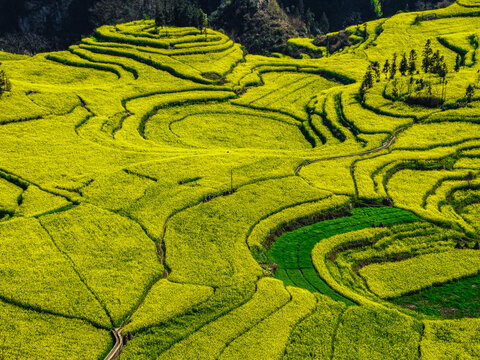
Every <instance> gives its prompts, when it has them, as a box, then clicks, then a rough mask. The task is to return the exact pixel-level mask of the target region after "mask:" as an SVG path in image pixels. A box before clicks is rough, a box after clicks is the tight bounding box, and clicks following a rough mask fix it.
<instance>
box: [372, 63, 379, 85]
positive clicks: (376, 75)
mask: <svg viewBox="0 0 480 360" xmlns="http://www.w3.org/2000/svg"><path fill="white" fill-rule="evenodd" d="M371 68H372V70H373V71H374V73H375V79H376V80H377V81H380V63H379V62H378V61H374V62H373V63H372V65H371Z"/></svg>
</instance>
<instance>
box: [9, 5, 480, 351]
mask: <svg viewBox="0 0 480 360" xmlns="http://www.w3.org/2000/svg"><path fill="white" fill-rule="evenodd" d="M479 16H480V2H479V1H476V0H461V1H460V0H459V1H458V2H456V3H454V4H453V5H451V6H449V7H448V8H445V9H442V10H435V11H430V12H422V13H402V14H398V15H396V16H394V17H392V18H390V19H381V20H377V21H374V22H371V23H368V24H367V26H366V29H367V32H366V34H364V36H363V37H359V36H358V35H357V29H356V28H349V29H347V31H349V32H350V33H352V34H353V36H356V40H357V41H356V45H353V46H351V47H349V48H345V49H343V50H342V51H340V52H337V53H335V54H330V55H329V56H324V57H321V58H318V59H311V58H309V56H308V55H304V56H303V58H302V59H293V58H290V57H287V56H280V55H277V57H262V56H255V55H246V54H245V53H244V52H243V50H242V48H241V46H240V45H239V44H235V43H234V42H233V41H231V40H230V39H229V38H228V37H226V36H225V35H224V34H222V33H220V32H217V31H213V30H210V29H207V30H198V29H195V28H170V27H165V28H157V27H156V26H155V24H154V23H153V21H148V20H145V21H137V22H133V23H127V24H123V25H117V26H103V27H101V28H99V29H97V31H96V32H95V34H94V36H92V37H90V38H87V39H84V40H83V41H82V42H81V43H80V44H78V45H74V46H72V47H71V48H70V49H69V50H68V51H63V52H56V53H49V54H38V55H36V56H33V57H24V56H18V55H12V54H7V53H0V62H1V65H0V69H1V70H4V71H5V73H6V74H7V76H8V78H9V79H10V81H11V84H12V90H11V92H8V93H6V94H4V95H3V96H2V97H1V98H0V110H1V111H0V140H1V141H0V152H1V154H2V156H0V239H1V241H0V248H1V252H2V261H1V262H0V274H1V277H0V324H1V325H0V358H5V359H15V358H19V359H57V358H58V359H102V358H105V357H106V358H107V359H113V358H115V357H117V356H119V358H120V359H152V358H154V359H157V358H158V359H217V358H218V359H280V358H283V359H342V360H343V359H352V360H353V359H368V360H372V359H382V360H384V359H412V360H414V359H424V360H442V359H445V360H449V359H454V358H458V359H472V360H473V359H478V358H480V341H479V334H480V319H479V318H478V317H479V315H480V310H479V306H478V297H479V296H480V294H479V290H478V289H480V286H479V285H480V284H479V281H480V280H479V274H480V251H479V250H478V247H479V246H478V241H479V240H480V236H479V231H480V207H479V203H480V200H479V199H480V180H479V179H480V177H479V176H478V175H479V173H480V123H479V120H480V76H479V72H480V64H479V63H478V61H477V57H478V56H479V55H480V54H478V41H476V40H478V38H479V37H480V32H479V29H480V19H479ZM362 28H363V27H362ZM427 40H430V41H431V48H432V52H436V51H437V50H438V51H439V54H440V55H441V56H443V59H444V62H445V64H446V67H447V70H448V72H447V74H446V75H445V77H444V78H443V80H442V78H440V77H439V76H437V75H434V74H431V73H428V74H424V73H423V70H419V73H416V72H415V73H412V74H411V75H405V76H402V75H401V74H400V72H398V71H397V74H396V75H395V74H394V76H393V79H387V77H389V76H390V75H389V74H388V73H387V74H385V73H383V72H382V73H381V74H380V76H379V77H378V78H375V81H373V84H372V86H371V88H369V89H368V90H367V91H366V93H365V96H364V98H363V99H362V98H361V97H360V96H359V95H358V94H359V88H360V84H361V83H362V79H363V78H364V74H365V70H366V69H367V68H369V69H370V70H372V63H375V62H378V63H379V64H381V65H382V66H383V64H384V62H385V60H386V59H390V61H391V60H392V57H393V54H394V53H396V54H397V56H398V59H397V61H398V62H399V60H400V59H401V55H402V54H403V53H407V54H408V53H410V51H411V50H415V51H416V53H417V54H418V59H417V60H416V61H417V64H416V67H417V68H418V69H421V61H422V59H421V57H422V52H423V51H424V46H425V43H426V41H427ZM294 42H295V44H296V46H297V47H298V48H300V49H304V50H305V51H304V52H305V53H306V54H307V53H309V52H310V53H311V51H312V46H313V45H312V43H311V40H308V39H303V40H301V41H299V40H298V39H297V40H294ZM314 50H315V51H316V52H317V53H319V54H323V55H326V54H327V51H326V49H322V48H315V49H314ZM317 55H318V54H317ZM459 58H460V60H462V61H460V62H461V64H460V62H458V59H459ZM457 62H458V64H457ZM456 65H458V66H459V68H458V71H455V70H454V68H455V66H456ZM386 75H387V76H386ZM410 79H412V80H410ZM420 79H422V82H420ZM377 80H378V81H377ZM423 81H425V82H428V84H429V85H428V86H427V90H425V91H431V92H432V93H433V94H438V93H439V92H441V94H442V104H443V105H442V107H434V108H432V107H422V106H419V105H409V104H408V103H407V102H406V101H403V100H404V98H401V96H395V94H397V95H398V93H400V95H401V94H402V91H403V92H406V91H407V90H406V89H407V88H408V84H421V83H423ZM468 85H472V88H473V94H471V96H470V97H469V96H467V92H466V89H467V86H468ZM419 86H420V85H419ZM428 88H430V90H428ZM408 91H410V90H408ZM419 91H420V90H419ZM306 225H308V226H306ZM305 226H306V227H305ZM275 277H276V279H275Z"/></svg>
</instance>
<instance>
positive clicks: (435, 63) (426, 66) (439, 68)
mask: <svg viewBox="0 0 480 360" xmlns="http://www.w3.org/2000/svg"><path fill="white" fill-rule="evenodd" d="M422 69H423V71H424V72H425V73H426V74H427V73H430V74H437V75H438V76H440V77H441V78H442V79H443V80H445V77H446V76H447V64H446V62H445V57H444V56H443V55H440V51H439V50H437V51H436V52H433V50H432V47H431V41H430V40H427V43H426V44H425V48H424V50H423V59H422Z"/></svg>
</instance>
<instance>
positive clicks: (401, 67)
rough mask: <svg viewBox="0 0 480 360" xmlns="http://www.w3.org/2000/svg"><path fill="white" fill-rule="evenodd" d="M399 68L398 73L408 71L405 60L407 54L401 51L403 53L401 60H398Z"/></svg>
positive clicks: (403, 74)
mask: <svg viewBox="0 0 480 360" xmlns="http://www.w3.org/2000/svg"><path fill="white" fill-rule="evenodd" d="M399 70H400V74H402V76H405V74H406V73H407V71H408V61H407V55H406V54H405V53H403V55H402V61H400V68H399Z"/></svg>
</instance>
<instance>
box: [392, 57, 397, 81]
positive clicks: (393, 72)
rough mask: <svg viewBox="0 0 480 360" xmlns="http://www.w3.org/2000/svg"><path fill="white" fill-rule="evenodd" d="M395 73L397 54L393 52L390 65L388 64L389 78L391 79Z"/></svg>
mask: <svg viewBox="0 0 480 360" xmlns="http://www.w3.org/2000/svg"><path fill="white" fill-rule="evenodd" d="M396 73H397V54H396V53H394V54H393V61H392V66H390V79H393V78H394V77H395V74H396Z"/></svg>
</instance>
